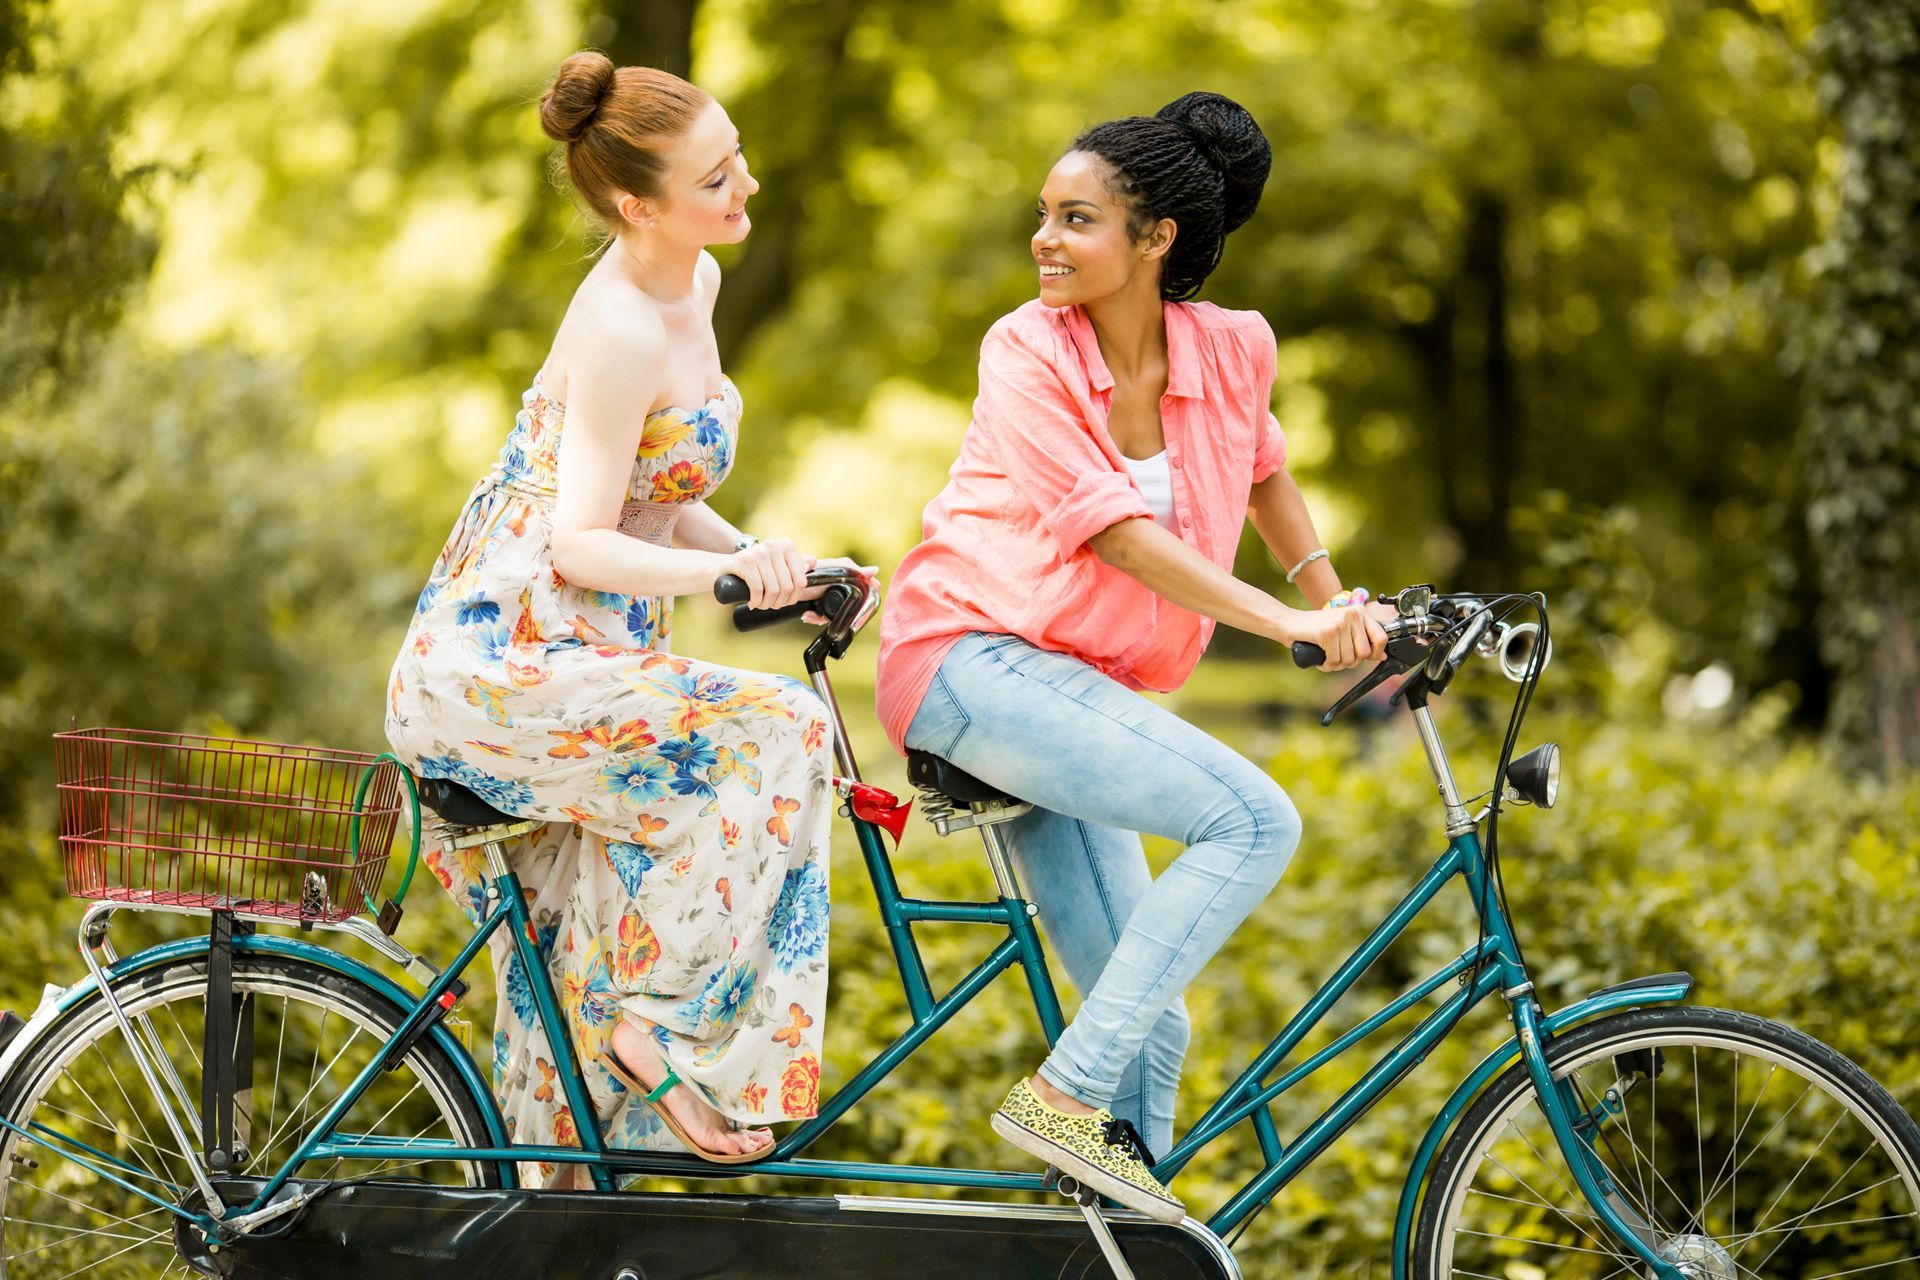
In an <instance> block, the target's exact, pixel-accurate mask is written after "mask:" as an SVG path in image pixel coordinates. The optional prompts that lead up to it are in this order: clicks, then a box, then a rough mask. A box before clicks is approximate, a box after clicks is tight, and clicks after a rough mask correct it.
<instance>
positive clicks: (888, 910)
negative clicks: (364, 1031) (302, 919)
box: [259, 820, 1064, 1203]
mask: <svg viewBox="0 0 1920 1280" xmlns="http://www.w3.org/2000/svg"><path fill="white" fill-rule="evenodd" d="M854 827H855V834H856V836H857V837H858V839H859V841H860V845H861V851H862V853H863V855H864V856H865V858H866V860H867V865H868V869H869V870H870V871H871V872H873V878H874V885H875V890H876V892H877V893H878V895H879V899H880V911H881V916H882V919H883V920H885V921H888V922H890V925H897V926H898V932H897V933H895V932H894V931H893V929H892V928H891V927H890V930H889V932H890V933H891V934H892V935H893V937H894V948H895V957H896V959H897V960H898V961H899V963H900V974H901V981H902V985H903V987H904V989H905V991H906V995H907V999H908V1005H909V1008H910V1009H912V1010H914V1020H913V1025H912V1026H910V1027H909V1028H908V1029H907V1030H906V1031H904V1032H903V1033H902V1034H901V1035H900V1036H899V1037H898V1038H897V1039H895V1040H894V1042H893V1043H892V1044H890V1045H888V1046H887V1048H885V1049H884V1050H882V1051H881V1052H880V1053H879V1054H878V1055H877V1056H876V1057H875V1058H874V1059H873V1060H872V1061H871V1062H869V1063H868V1064H867V1065H866V1066H865V1067H863V1068H862V1069H861V1070H860V1071H859V1072H858V1073H857V1074H856V1075H855V1076H854V1077H853V1079H851V1080H849V1081H848V1082H847V1083H846V1084H845V1085H844V1086H842V1087H841V1088H840V1089H838V1090H836V1091H835V1092H834V1094H833V1095H832V1096H830V1097H829V1098H828V1099H827V1101H826V1104H825V1105H824V1106H823V1107H822V1108H821V1109H820V1111H819V1113H818V1114H817V1115H816V1116H815V1117H814V1118H813V1119H811V1120H809V1121H807V1122H806V1123H804V1124H802V1125H800V1126H799V1127H798V1128H796V1129H794V1130H792V1131H791V1132H789V1133H788V1134H786V1135H785V1136H784V1137H783V1138H782V1139H781V1140H780V1141H779V1143H778V1144H777V1145H776V1146H775V1148H774V1151H773V1153H772V1154H771V1155H769V1156H768V1157H767V1158H766V1159H764V1160H758V1161H755V1162H754V1163H753V1164H752V1165H750V1166H740V1167H737V1168H735V1169H732V1170H728V1169H724V1168H722V1167H720V1166H715V1165H712V1164H710V1163H707V1162H706V1161H702V1160H700V1159H698V1158H697V1157H694V1156H690V1155H680V1154H676V1153H672V1152H660V1151H639V1150H632V1149H628V1148H621V1147H609V1146H607V1145H606V1144H605V1142H604V1141H603V1140H602V1139H601V1137H600V1134H599V1131H598V1125H595V1124H588V1125H581V1124H579V1123H578V1122H576V1125H575V1128H576V1129H577V1130H579V1132H580V1137H581V1141H582V1144H583V1145H582V1146H580V1147H554V1146H539V1145H532V1144H520V1143H511V1144H505V1143H503V1144H501V1145H498V1146H493V1147H484V1148H480V1147H473V1148H469V1147H459V1146H453V1145H449V1144H435V1145H434V1146H433V1148H432V1154H433V1157H434V1158H435V1159H441V1160H481V1161H496V1160H516V1161H520V1160H527V1161H540V1162H545V1163H552V1164H585V1165H587V1166H589V1167H590V1168H591V1169H592V1170H593V1172H594V1175H595V1178H596V1181H604V1184H605V1187H606V1188H609V1189H610V1188H611V1187H612V1185H613V1178H612V1176H611V1171H613V1170H616V1169H617V1170H621V1171H624V1172H640V1173H646V1172H652V1173H666V1174H679V1175H682V1176H686V1175H689V1174H695V1175H706V1176H719V1177H726V1176H734V1177H740V1176H746V1175H747V1174H774V1175H786V1176H791V1177H808V1178H841V1179H857V1180H861V1181H872V1182H904V1183H913V1184H917V1185H942V1186H958V1187H973V1188H991V1189H997V1190H1026V1191H1038V1190H1041V1189H1043V1186H1044V1183H1043V1179H1042V1177H1041V1176H1040V1175H1038V1174H1032V1175H1029V1174H1008V1173H999V1172H995V1171H991V1170H967V1169H960V1170H949V1169H932V1168H922V1167H917V1166H908V1165H894V1164H884V1165H883V1164H864V1163H859V1162H849V1161H823V1160H802V1159H796V1158H795V1157H796V1156H797V1155H798V1154H799V1153H800V1152H801V1151H804V1150H805V1149H806V1148H807V1147H808V1146H810V1145H812V1143H813V1142H814V1140H815V1139H817V1138H818V1137H819V1136H820V1135H821V1134H823V1133H825V1132H826V1131H827V1130H828V1129H829V1128H831V1127H832V1126H833V1124H834V1123H835V1122H836V1121H837V1120H839V1118H840V1117H841V1116H843V1115H845V1114H846V1113H847V1111H849V1110H851V1109H852V1108H853V1106H854V1105H855V1104H857V1103H858V1102H859V1101H860V1100H861V1099H862V1098H864V1097H865V1096H866V1095H867V1094H868V1093H869V1092H870V1091H871V1090H872V1089H873V1087H874V1086H875V1085H876V1084H878V1083H879V1082H880V1081H881V1080H883V1079H885V1078H886V1077H887V1076H888V1075H890V1074H891V1073H892V1072H893V1070H894V1068H895V1067H897V1066H899V1065H900V1063H901V1062H903V1061H905V1060H906V1059H907V1058H908V1057H909V1056H911V1055H912V1054H913V1052H914V1051H915V1050H916V1049H918V1048H919V1047H920V1046H921V1045H923V1044H925V1043H926V1041H927V1040H928V1039H930V1038H931V1037H932V1036H933V1035H934V1033H935V1032H937V1031H939V1030H940V1028H941V1027H943V1026H945V1025H946V1023H947V1022H948V1020H949V1019H951V1018H952V1017H953V1015H954V1014H955V1013H957V1012H959V1010H960V1009H961V1008H963V1007H964V1006H965V1005H966V1004H967V1003H968V1002H969V1001H971V1000H972V999H973V998H974V997H975V996H977V995H978V994H979V993H980V992H981V991H983V990H985V989H986V987H987V986H989V985H991V983H992V982H993V981H994V980H995V979H997V978H998V977H1000V976H1001V975H1002V974H1004V973H1006V972H1007V971H1008V970H1009V969H1012V968H1014V967H1016V966H1018V967H1019V968H1020V969H1021V970H1022V971H1023V972H1024V973H1025V976H1026V979H1027V984H1028V987H1029V989H1030V991H1031V993H1032V996H1033V1002H1034V1008H1035V1011H1036V1013H1037V1014H1038V1015H1039V1018H1040V1023H1041V1027H1042V1029H1043V1031H1044V1033H1045V1035H1046V1039H1047V1043H1048V1044H1052V1043H1053V1041H1054V1040H1055V1039H1057V1038H1058V1037H1059V1035H1060V1032H1061V1030H1062V1028H1063V1025H1064V1018H1063V1017H1062V1014H1061V1010H1060V1003H1059V998H1058V995H1057V993H1056V992H1055V990H1054V987H1053V982H1052V979H1051V977H1050V976H1049V974H1048V972H1047V967H1046V960H1045V956H1044V954H1043V952H1042V950H1041V945H1040V936H1039V932H1038V930H1036V929H1035V927H1034V924H1033V914H1032V911H1031V909H1030V907H1029V906H1028V904H1027V903H1026V902H1025V901H1023V900H1021V899H1018V898H1002V899H1000V900H999V901H997V902H929V901H923V900H921V899H916V898H907V897H904V896H902V895H901V893H900V891H899V888H898V884H897V882H896V881H895V879H894V877H893V875H892V866H891V863H890V861H889V860H888V858H887V855H886V846H885V845H884V844H882V843H881V837H880V832H879V830H878V829H877V828H876V827H874V826H872V825H871V824H869V823H866V822H864V821H859V820H856V821H855V823H854ZM494 883H495V885H496V886H497V889H498V897H499V899H501V904H500V905H499V906H496V907H494V908H493V910H492V911H491V912H490V914H489V915H488V917H487V919H486V921H485V922H483V923H482V925H481V926H480V929H479V931H478V932H477V934H476V936H475V938H474V939H473V940H471V941H470V942H469V943H468V944H467V946H466V947H465V948H463V950H462V951H461V953H460V956H459V957H458V958H457V959H456V960H455V962H454V963H453V964H452V965H451V966H449V968H448V971H447V973H446V974H444V975H442V977H443V981H444V982H445V983H450V982H451V979H452V978H453V977H456V976H458V974H459V973H460V972H461V971H462V970H464V969H465V968H466V966H467V964H468V963H469V962H470V961H471V960H472V958H473V956H474V955H475V954H477V952H478V949H479V946H480V945H481V944H483V943H484V942H485V940H486V938H487V937H489V936H491V934H492V932H493V931H494V930H495V929H497V928H499V927H501V926H502V925H503V924H505V925H506V926H507V927H509V928H511V929H512V930H513V931H514V932H513V936H514V940H515V945H516V952H517V954H518V955H519V957H520V962H521V964H522V965H523V967H524V970H525V972H526V974H527V981H528V986H529V987H530V988H531V990H532V993H533V997H534V1009H535V1014H536V1016H537V1017H538V1019H539V1021H540V1025H541V1026H543V1027H547V1028H549V1032H548V1037H547V1038H548V1042H549V1044H550V1045H551V1046H552V1047H553V1050H554V1055H555V1059H556V1061H555V1064H554V1065H555V1073H556V1075H557V1076H558V1078H559V1079H560V1081H561V1082H562V1084H563V1087H564V1088H565V1090H566V1094H567V1099H568V1105H569V1106H570V1107H573V1108H574V1109H575V1114H576V1115H583V1116H589V1117H590V1116H592V1115H593V1110H592V1105H591V1102H590V1101H589V1100H588V1098H587V1096H586V1081H585V1078H584V1076H583V1074H582V1070H581V1063H580V1062H579V1059H578V1057H577V1056H576V1054H575V1053H574V1046H573V1043H572V1037H571V1035H570V1034H569V1032H570V1028H568V1027H567V1025H566V1023H565V1022H564V1021H563V1020H562V1015H561V1011H560V1008H559V1001H558V1000H557V999H556V997H555V994H554V990H553V980H552V977H551V975H550V974H549V973H548V971H547V967H546V961H545V959H544V958H543V957H541V956H539V954H538V952H537V950H536V949H535V948H534V947H533V944H532V941H531V931H530V923H529V920H528V918H527V916H526V911H525V907H524V904H523V902H522V897H521V894H520V888H519V881H518V878H517V877H514V876H512V875H511V874H508V875H505V876H500V877H498V878H497V879H496V880H495V882H494ZM921 921H928V922H934V923H973V924H998V925H1001V926H1003V927H1004V928H1005V929H1006V930H1007V934H1008V936H1007V937H1006V938H1004V939H1003V940H1002V941H1001V942H1000V943H999V944H998V945H997V946H996V947H995V948H994V949H993V950H992V951H991V952H990V953H989V954H988V955H987V956H986V957H985V958H984V959H983V960H981V961H980V963H979V964H978V965H976V966H975V967H974V969H973V971H972V972H970V973H969V974H968V975H967V976H966V977H965V978H963V979H961V981H960V982H959V983H957V984H956V985H955V986H954V988H953V989H952V990H951V991H949V992H948V993H947V994H946V995H945V996H942V997H939V998H937V999H936V998H935V997H934V995H933V990H932V985H931V983H930V982H929V980H928V979H927V976H926V970H925V966H924V965H923V964H922V962H921V959H920V953H919V948H918V945H917V943H916V942H915V940H914V937H913V925H914V924H916V923H918V922H921ZM444 989H446V988H445V986H438V987H436V988H430V989H429V990H428V992H427V993H426V995H424V996H423V997H422V998H421V1002H422V1007H425V1006H426V1005H428V1004H430V1003H431V1001H432V1000H434V999H436V998H437V996H438V992H439V991H440V990H444ZM415 1012H416V1013H417V1012H418V1010H416V1011H415ZM411 1026H412V1019H409V1021H408V1022H407V1023H406V1024H403V1026H402V1027H401V1029H400V1031H399V1032H397V1033H396V1036H395V1039H397V1038H398V1037H399V1036H400V1035H404V1034H406V1032H407V1031H408V1030H409V1029H410V1027H411ZM555 1029H557V1031H558V1033H557V1034H556V1031H555ZM383 1056H384V1055H383ZM370 1079H371V1077H370V1076H369V1077H368V1078H367V1080H366V1081H363V1080H355V1081H354V1082H353V1084H352V1085H350V1086H349V1087H348V1090H347V1092H346V1093H345V1094H344V1095H342V1097H341V1098H340V1099H339V1100H337V1101H336V1102H335V1104H334V1106H333V1107H332V1108H330V1109H329V1111H328V1112H327V1113H326V1114H325V1115H324V1116H323V1117H322V1123H321V1124H320V1125H318V1126H316V1128H315V1129H314V1131H313V1132H312V1133H311V1134H310V1135H309V1138H308V1142H307V1144H305V1146H303V1149H302V1150H301V1151H300V1152H298V1153H296V1155H295V1156H294V1158H293V1159H292V1160H291V1161H290V1162H289V1164H288V1166H287V1167H286V1168H284V1169H282V1170H281V1171H280V1174H279V1176H278V1177H277V1178H276V1179H275V1181H274V1182H272V1183H270V1184H269V1185H268V1187H266V1188H264V1189H263V1193H262V1199H261V1200H260V1202H259V1203H264V1202H265V1197H266V1196H267V1195H271V1193H272V1192H273V1191H274V1190H277V1189H278V1185H279V1183H281V1182H284V1181H285V1179H286V1178H288V1177H290V1176H292V1174H293V1172H294V1170H295V1168H296V1167H297V1165H298V1164H300V1163H302V1162H304V1161H308V1160H316V1159H331V1158H334V1157H340V1156H347V1157H357V1158H360V1159H372V1160H378V1159H407V1158H418V1157H419V1156H420V1154H421V1148H420V1147H419V1146H418V1145H412V1146H410V1145H408V1144H407V1143H405V1142H403V1141H399V1140H391V1141H390V1140H386V1139H384V1138H383V1137H382V1136H381V1135H377V1134H351V1135H347V1134H336V1133H334V1132H333V1126H334V1125H335V1124H337V1123H338V1121H339V1117H340V1116H343V1115H344V1114H345V1113H346V1110H347V1109H348V1108H349V1107H350V1106H351V1105H352V1102H353V1099H354V1098H355V1097H356V1096H357V1095H358V1094H359V1093H360V1092H361V1091H363V1090H364V1088H365V1087H366V1083H367V1081H370ZM589 1129H591V1130H592V1132H591V1133H589V1132H588V1130H589Z"/></svg>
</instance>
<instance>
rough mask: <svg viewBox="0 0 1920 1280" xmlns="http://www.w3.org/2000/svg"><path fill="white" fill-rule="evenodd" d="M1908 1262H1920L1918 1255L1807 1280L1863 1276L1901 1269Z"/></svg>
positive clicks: (1832, 1272) (1834, 1272)
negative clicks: (1885, 1269)
mask: <svg viewBox="0 0 1920 1280" xmlns="http://www.w3.org/2000/svg"><path fill="white" fill-rule="evenodd" d="M1910 1262H1920V1253H1910V1254H1908V1255H1907V1256H1906V1257H1904V1258H1895V1259H1893V1260H1892V1261H1890V1262H1874V1263H1869V1264H1868V1265H1867V1266H1864V1267H1854V1268H1851V1269H1850V1270H1847V1271H1829V1272H1827V1273H1826V1274H1825V1275H1818V1276H1811V1277H1809V1280H1838V1278H1839V1277H1840V1276H1857V1275H1864V1274H1866V1273H1867V1272H1869V1271H1878V1270H1880V1268H1882V1267H1901V1266H1905V1265H1907V1264H1908V1263H1910Z"/></svg>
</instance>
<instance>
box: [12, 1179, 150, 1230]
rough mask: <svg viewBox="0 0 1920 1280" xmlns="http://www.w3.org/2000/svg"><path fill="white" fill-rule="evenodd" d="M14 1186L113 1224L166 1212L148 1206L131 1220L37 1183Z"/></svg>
mask: <svg viewBox="0 0 1920 1280" xmlns="http://www.w3.org/2000/svg"><path fill="white" fill-rule="evenodd" d="M14 1185H15V1186H17V1187H19V1188H20V1189H21V1190H23V1191H38V1192H39V1193H40V1194H41V1195H43V1196H50V1197H52V1198H53V1199H55V1200H60V1201H64V1202H65V1203H67V1204H70V1205H72V1206H73V1207H74V1208H76V1209H79V1210H80V1211H81V1212H83V1213H91V1214H93V1215H94V1216H95V1217H100V1218H111V1219H112V1220H113V1221H115V1222H124V1223H133V1222H138V1221H140V1219H142V1218H150V1217H152V1216H153V1215H154V1214H156V1213H165V1212H167V1210H165V1209H163V1208H161V1207H160V1206H159V1205H157V1204H156V1205H151V1206H149V1207H148V1208H146V1209H145V1210H143V1211H141V1212H140V1213H136V1214H134V1215H133V1216H132V1217H131V1218H129V1217H126V1216H124V1215H115V1214H110V1213H108V1212H107V1211H106V1210H104V1209H102V1208H100V1207H99V1206H98V1205H92V1204H88V1203H87V1202H86V1201H84V1200H75V1199H74V1198H73V1197H72V1196H63V1195H61V1194H60V1193H59V1192H58V1191H55V1190H54V1189H53V1188H51V1187H43V1186H41V1185H40V1184H39V1183H37V1182H16V1183H15V1184H14ZM141 1203H142V1204H145V1203H146V1201H144V1200H143V1201H141ZM16 1221H24V1219H16Z"/></svg>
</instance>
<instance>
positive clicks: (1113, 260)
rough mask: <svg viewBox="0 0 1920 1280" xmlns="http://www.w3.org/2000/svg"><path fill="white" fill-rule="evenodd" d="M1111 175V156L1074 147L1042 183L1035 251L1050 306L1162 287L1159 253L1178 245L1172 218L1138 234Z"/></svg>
mask: <svg viewBox="0 0 1920 1280" xmlns="http://www.w3.org/2000/svg"><path fill="white" fill-rule="evenodd" d="M1109 176H1110V175H1109V171H1108V168H1107V162H1106V161H1105V160H1102V159H1101V158H1100V157H1098V156H1096V155H1093V154H1092V153H1090V152H1086V151H1069V152H1067V154H1066V155H1064V156H1061V157H1060V160H1059V162H1058V163H1057V164H1055V165H1054V166H1053V171H1052V172H1051V173H1049V174H1048V175H1047V181H1046V185H1045V186H1043V187H1041V188H1040V200H1039V202H1038V203H1037V204H1036V205H1035V206H1034V214H1035V216H1036V217H1037V218H1038V220H1039V224H1040V225H1039V229H1038V230H1036V231H1035V232H1034V233H1033V257H1034V262H1035V263H1036V264H1037V265H1038V267H1039V271H1040V301H1041V302H1042V303H1044V304H1045V305H1047V306H1049V307H1068V306H1074V305H1076V304H1077V305H1080V306H1085V305H1087V304H1088V303H1092V302H1098V301H1099V300H1101V299H1103V298H1108V297H1112V296H1114V295H1116V294H1121V293H1125V292H1127V291H1129V290H1133V291H1141V290H1144V291H1145V292H1146V293H1147V294H1148V295H1149V296H1153V297H1157V296H1158V294H1159V288H1160V260H1161V259H1162V258H1163V257H1165V256H1166V252H1167V249H1168V248H1170V247H1171V246H1172V244H1173V230H1174V227H1173V222H1172V221H1171V220H1170V219H1166V218H1162V219H1161V220H1160V221H1159V222H1158V223H1156V224H1155V225H1154V226H1153V227H1151V228H1149V229H1148V230H1147V232H1146V233H1145V234H1144V235H1142V236H1139V237H1138V238H1136V237H1135V235H1134V234H1133V231H1132V229H1131V228H1130V227H1129V225H1128V218H1129V213H1128V209H1127V206H1126V205H1125V204H1123V203H1122V202H1121V201H1120V199H1119V197H1117V196H1116V195H1114V193H1113V191H1112V190H1111V189H1110V187H1109V185H1108V179H1109Z"/></svg>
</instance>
